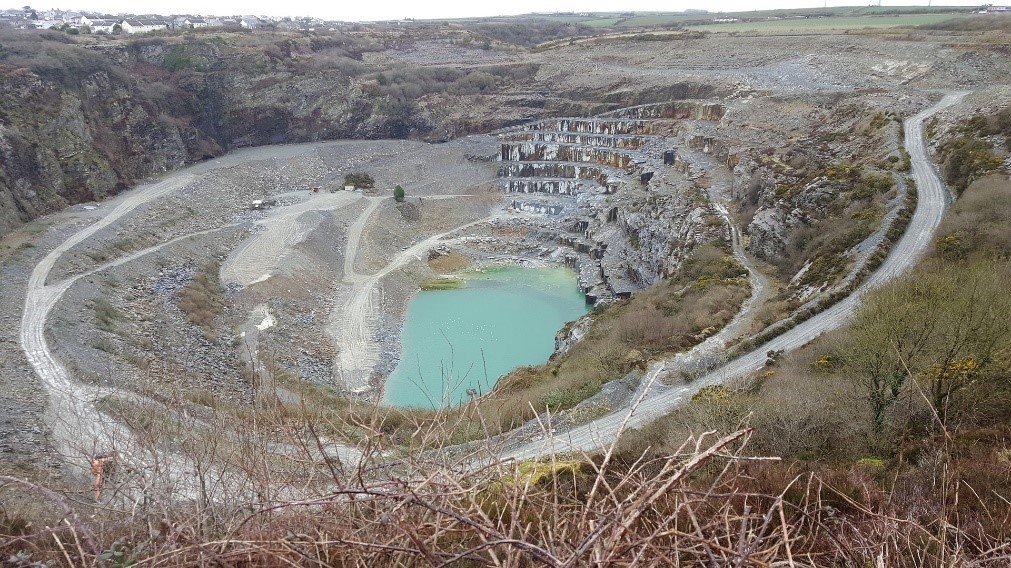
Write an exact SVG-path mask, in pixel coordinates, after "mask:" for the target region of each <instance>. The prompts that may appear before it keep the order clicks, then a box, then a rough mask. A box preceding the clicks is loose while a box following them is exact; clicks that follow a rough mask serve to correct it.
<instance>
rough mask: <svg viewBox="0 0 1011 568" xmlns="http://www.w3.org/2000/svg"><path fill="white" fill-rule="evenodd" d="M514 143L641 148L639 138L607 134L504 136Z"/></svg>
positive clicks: (625, 148) (571, 133) (551, 133)
mask: <svg viewBox="0 0 1011 568" xmlns="http://www.w3.org/2000/svg"><path fill="white" fill-rule="evenodd" d="M505 138H507V139H508V140H511V141H514V142H547V143H552V144H575V145H580V146H600V147H604V148H616V149H623V150H637V149H639V148H640V147H642V144H643V138H642V137H641V136H621V135H609V134H581V133H578V132H554V131H544V130H541V131H536V132H529V131H527V132H516V133H512V134H509V135H508V136H506V137H505Z"/></svg>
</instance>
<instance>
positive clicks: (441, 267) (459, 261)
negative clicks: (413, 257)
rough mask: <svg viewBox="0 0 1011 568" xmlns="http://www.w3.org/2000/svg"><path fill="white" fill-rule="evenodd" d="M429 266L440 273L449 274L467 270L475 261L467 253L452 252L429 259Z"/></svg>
mask: <svg viewBox="0 0 1011 568" xmlns="http://www.w3.org/2000/svg"><path fill="white" fill-rule="evenodd" d="M428 266H430V267H432V270H434V271H436V272H438V273H439V274H448V273H451V272H460V271H462V270H466V269H468V268H470V267H471V266H473V262H472V261H471V259H470V258H469V257H468V256H467V255H464V254H460V253H458V252H450V253H449V254H441V255H439V256H436V257H434V258H430V259H428Z"/></svg>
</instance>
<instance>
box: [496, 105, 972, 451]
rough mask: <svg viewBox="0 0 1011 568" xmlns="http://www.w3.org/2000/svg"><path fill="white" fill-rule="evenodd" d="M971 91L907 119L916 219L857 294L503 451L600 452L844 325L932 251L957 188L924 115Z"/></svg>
mask: <svg viewBox="0 0 1011 568" xmlns="http://www.w3.org/2000/svg"><path fill="white" fill-rule="evenodd" d="M967 94H968V93H965V92H958V93H949V94H946V95H945V96H944V98H943V99H942V100H941V101H940V102H938V103H937V104H936V105H934V106H933V107H930V108H929V109H927V110H924V111H923V112H921V113H919V114H917V115H915V116H912V117H910V118H907V119H906V120H905V123H904V124H905V133H906V137H905V143H906V149H907V150H908V151H909V154H910V157H911V158H912V166H913V171H912V175H913V179H914V180H916V187H917V194H918V196H919V200H918V202H917V206H916V211H915V213H914V214H913V219H912V221H911V222H910V224H909V227H908V228H907V229H906V233H905V234H904V235H903V236H902V239H900V240H899V242H898V244H896V245H895V247H894V248H893V249H892V251H891V253H890V254H889V255H888V258H886V259H885V261H884V262H883V263H882V264H881V266H880V267H879V268H878V270H877V271H875V272H874V274H872V275H871V276H870V278H868V279H867V281H866V282H865V283H864V284H863V285H861V286H860V287H859V288H858V289H857V290H856V291H855V292H853V294H851V295H849V296H847V297H846V298H845V299H843V300H841V301H840V302H838V303H837V304H835V305H834V306H832V307H831V308H829V309H827V310H825V311H823V312H821V313H820V314H818V315H816V316H814V317H812V318H811V319H809V320H807V321H805V322H804V323H802V324H800V325H798V326H797V327H795V328H793V329H791V330H789V331H787V332H786V333H784V334H782V335H780V336H778V337H776V338H775V339H773V340H771V341H769V342H768V343H766V344H765V345H762V346H761V347H759V348H757V349H755V350H754V351H751V352H749V353H746V354H744V355H742V356H740V357H738V358H737V359H734V360H733V361H730V362H729V363H727V364H726V365H723V366H722V367H720V368H719V369H716V370H715V371H713V372H711V373H709V374H707V375H706V376H705V377H703V378H701V379H699V380H696V381H694V382H692V383H691V384H690V385H686V386H682V387H680V388H673V389H669V390H666V391H664V392H661V393H657V394H651V389H649V388H646V389H643V392H644V393H646V394H645V395H643V396H642V397H641V398H640V399H639V400H637V401H635V402H634V403H633V404H632V407H631V408H626V409H622V410H619V411H616V412H613V413H611V414H608V415H606V416H603V417H601V418H599V419H597V420H594V421H593V422H590V423H588V424H585V425H583V426H579V427H577V428H573V429H572V430H569V431H567V432H560V433H557V434H552V435H548V436H546V437H545V438H544V439H543V440H539V441H535V442H528V443H523V444H518V445H516V446H513V447H511V448H508V449H507V450H506V451H505V452H503V453H502V457H503V458H505V459H510V458H511V459H526V458H534V457H538V456H543V455H547V454H552V453H566V452H594V451H597V450H599V449H602V448H606V447H608V446H610V445H611V444H613V443H614V442H615V440H617V438H618V437H619V436H620V435H621V433H622V432H623V431H624V430H625V429H627V428H638V427H641V426H643V425H645V424H648V423H649V422H652V421H653V420H656V419H657V418H659V417H661V416H663V415H665V414H667V413H669V412H670V411H671V410H672V409H673V408H674V407H675V406H677V405H678V404H679V403H681V402H682V401H684V400H687V399H689V398H691V396H692V395H694V394H695V393H696V392H698V390H699V389H701V388H703V387H706V386H709V385H715V384H721V383H723V382H725V381H727V380H729V379H732V378H735V377H740V376H744V375H746V374H748V373H753V372H755V371H757V370H759V369H761V368H762V367H763V366H764V365H765V360H766V353H768V352H769V351H772V350H784V351H790V350H793V349H796V348H798V347H800V346H802V345H804V344H806V343H808V342H810V341H811V340H813V339H815V338H816V337H818V336H819V335H821V334H822V333H825V332H827V331H831V330H834V329H837V328H839V327H841V326H843V325H844V324H845V323H846V322H847V321H848V320H849V318H850V317H851V316H852V315H853V312H854V310H855V309H856V307H857V305H858V304H859V302H860V297H861V296H862V295H863V294H864V293H866V292H867V291H868V290H870V289H872V288H875V287H878V286H880V285H881V284H883V283H885V282H888V281H889V280H892V279H894V278H896V277H897V276H899V275H901V274H904V273H906V272H908V271H909V270H910V269H911V268H913V266H915V265H916V263H917V262H918V261H919V259H920V257H921V256H922V255H923V254H924V253H925V252H926V250H927V249H928V247H929V246H930V244H931V242H932V238H933V235H934V231H935V230H937V227H938V225H940V223H941V218H942V217H943V216H944V212H945V210H946V209H947V207H948V204H949V203H950V202H951V193H950V192H949V191H948V189H947V187H946V186H945V185H944V182H943V181H941V178H940V177H939V176H938V175H937V171H936V169H935V166H934V164H933V162H931V161H930V159H929V156H928V155H927V150H926V145H925V142H924V140H923V121H924V120H926V119H927V118H928V117H930V116H931V115H933V114H934V113H936V112H938V111H940V110H942V109H945V108H947V107H950V106H952V105H954V104H957V103H958V102H959V101H960V100H962V98H964V97H965V96H966V95H967Z"/></svg>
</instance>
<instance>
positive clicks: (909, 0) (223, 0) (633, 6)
mask: <svg viewBox="0 0 1011 568" xmlns="http://www.w3.org/2000/svg"><path fill="white" fill-rule="evenodd" d="M987 1H988V2H991V1H993V0H987ZM26 3H28V2H25V4H26ZM877 3H878V2H877V0H874V1H873V2H871V1H869V0H856V1H854V0H828V5H829V6H866V5H869V4H877ZM933 3H934V4H935V5H938V4H943V5H949V6H954V5H958V6H976V5H979V4H981V3H985V2H982V1H981V0H975V1H967V0H935V1H934V2H933ZM993 3H998V4H999V3H1000V2H993ZM21 5H24V4H21ZM824 5H825V2H824V0H821V1H819V0H667V1H664V0H507V1H505V2H495V1H487V0H485V1H475V0H470V1H463V2H461V1H438V0H437V1H425V0H364V1H363V0H338V1H337V2H332V1H331V2H320V1H312V0H287V1H278V0H215V1H213V2H209V1H207V0H56V1H54V0H43V1H41V2H35V3H32V6H33V7H35V8H36V9H39V8H51V7H56V8H62V9H79V10H94V11H102V12H109V13H112V14H118V13H133V14H141V13H154V14H163V15H168V14H204V15H216V16H222V15H233V14H255V15H269V16H318V17H321V18H326V19H333V20H345V21H361V20H399V19H402V18H419V19H423V18H447V17H467V16H500V15H511V14H526V13H530V12H608V11H616V10H621V11H640V12H646V11H654V12H673V11H680V10H684V9H686V8H704V9H707V10H709V11H711V12H715V11H738V10H759V9H766V8H811V7H821V6H824ZM882 5H885V6H918V5H919V6H925V5H927V0H883V1H882Z"/></svg>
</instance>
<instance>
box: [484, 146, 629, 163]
mask: <svg viewBox="0 0 1011 568" xmlns="http://www.w3.org/2000/svg"><path fill="white" fill-rule="evenodd" d="M501 158H502V161H504V162H529V161H538V162H539V161H547V160H557V161H563V162H593V163H596V164H601V165H604V166H610V167H612V168H620V169H625V168H627V167H629V166H631V165H633V164H636V163H644V162H645V158H644V157H642V155H641V154H639V153H638V152H635V151H633V150H622V151H618V150H613V149H611V148H604V147H599V146H581V145H576V144H559V143H554V142H504V143H502V151H501Z"/></svg>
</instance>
